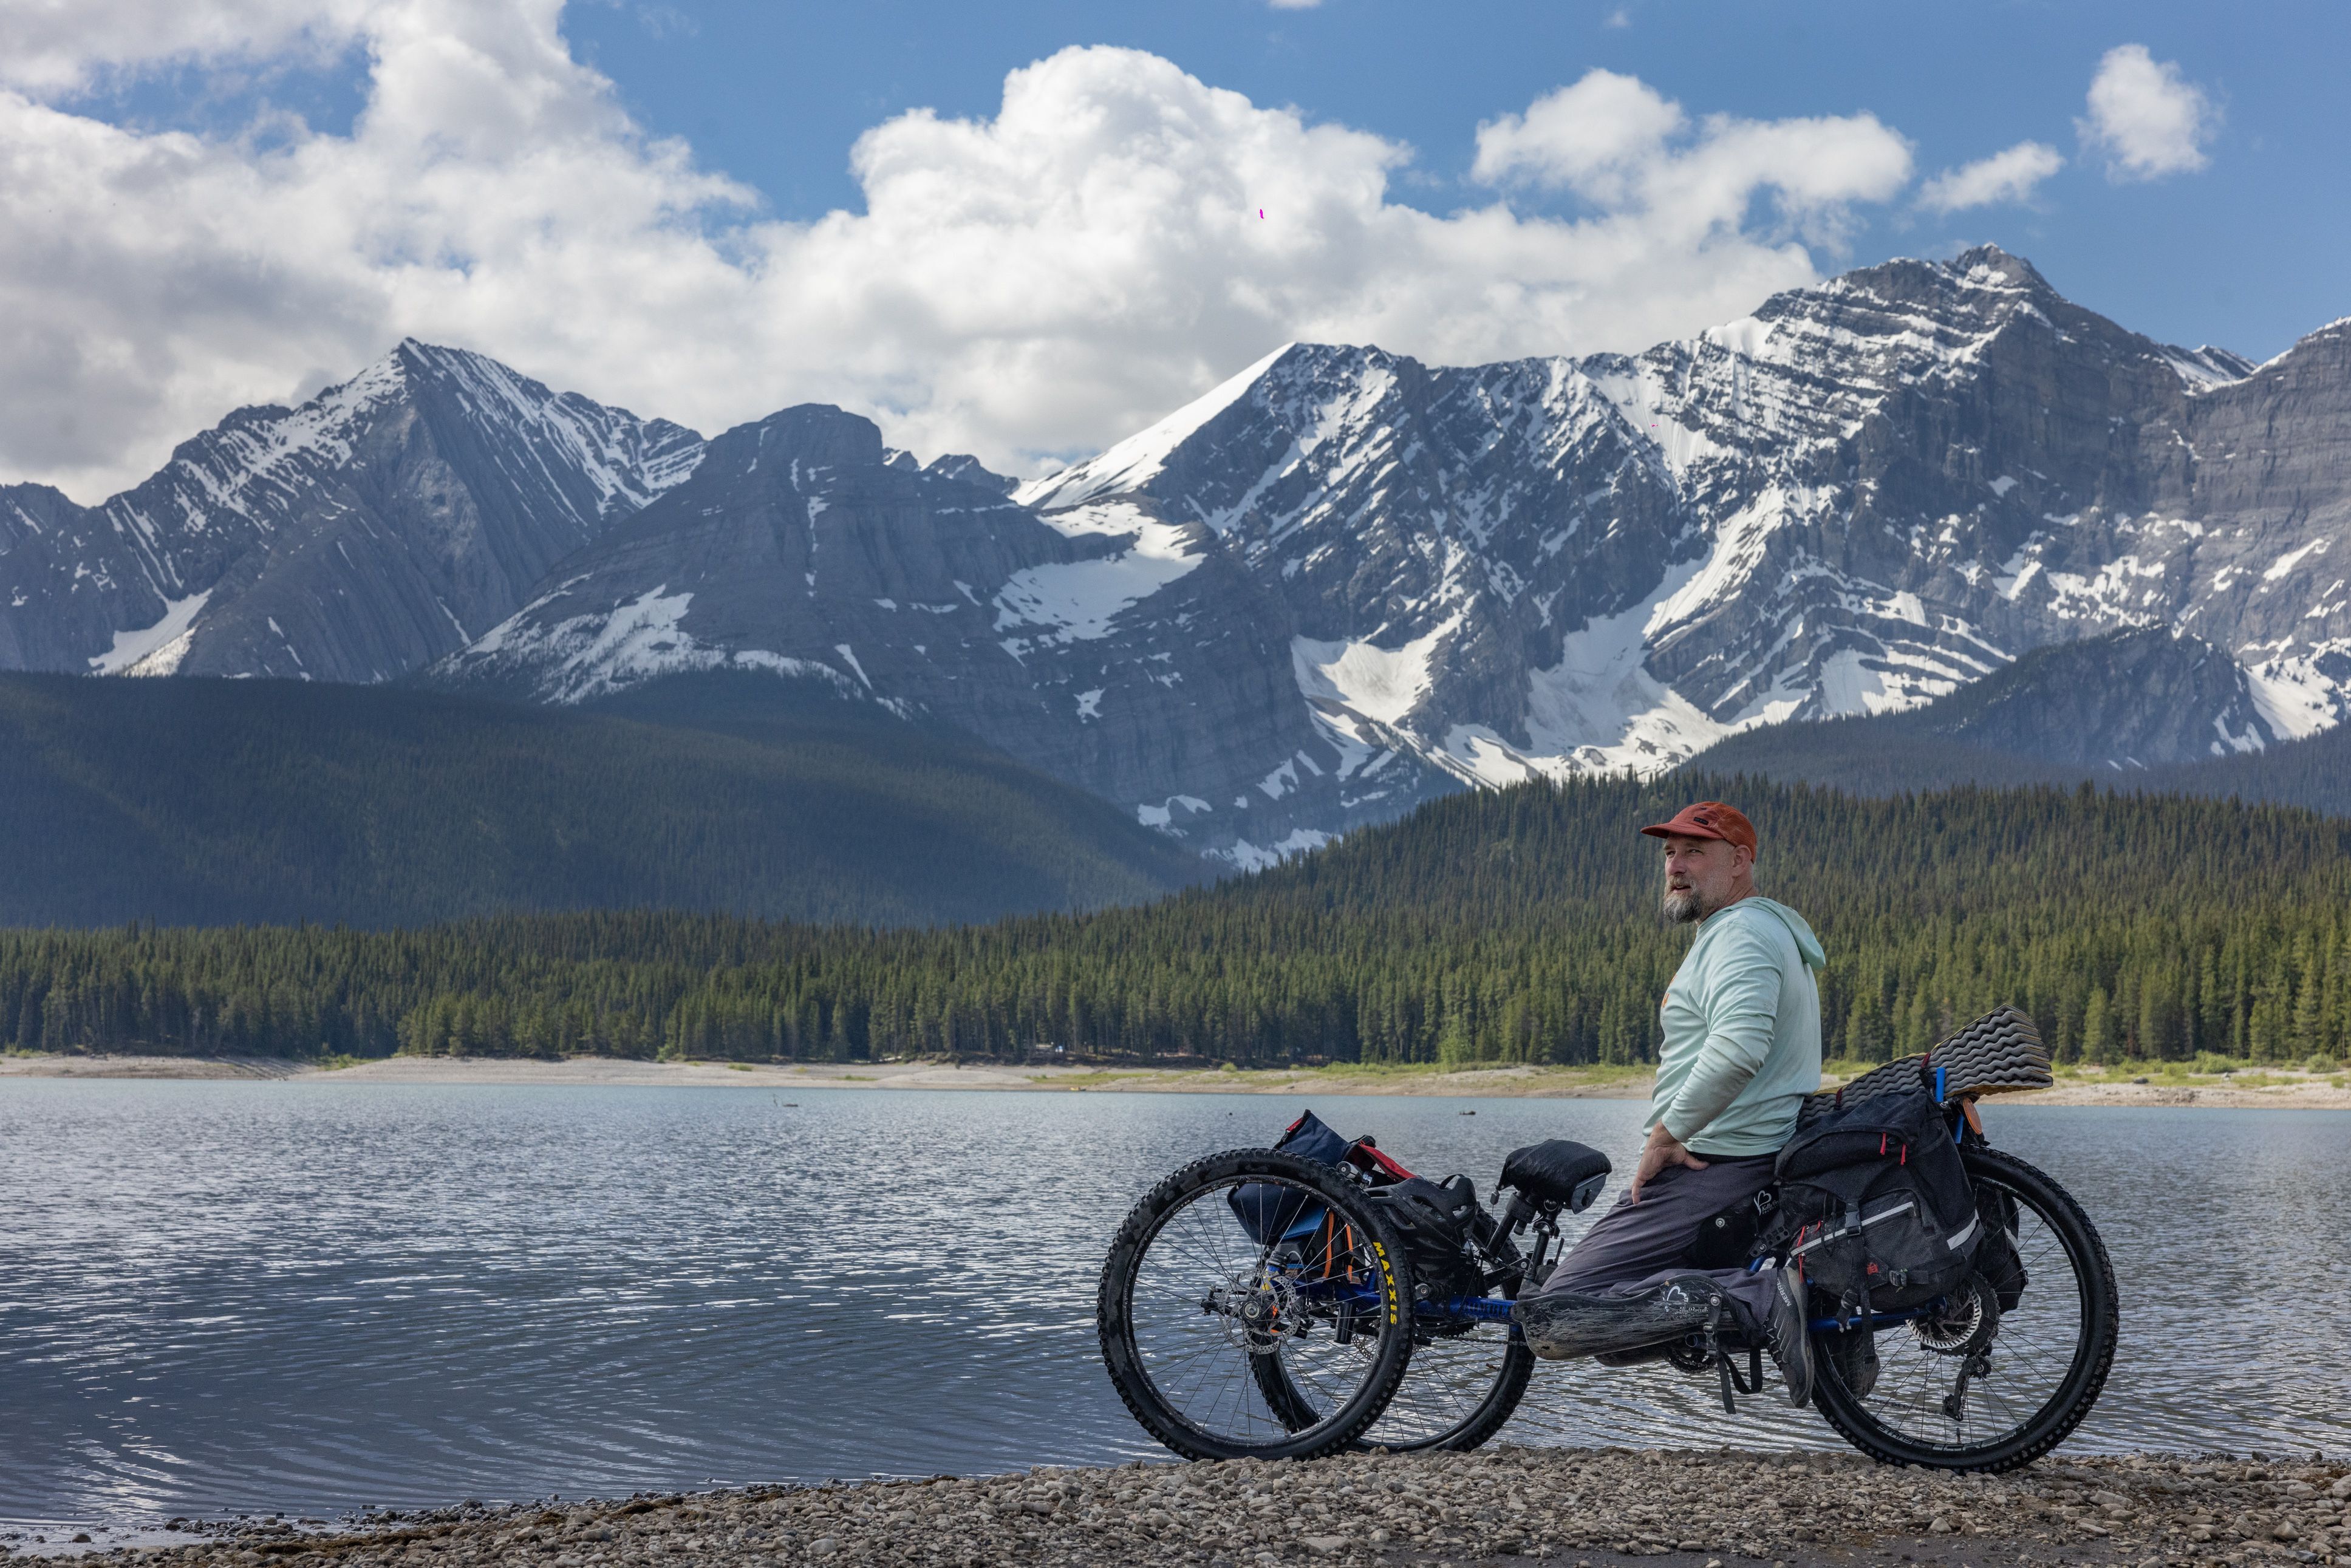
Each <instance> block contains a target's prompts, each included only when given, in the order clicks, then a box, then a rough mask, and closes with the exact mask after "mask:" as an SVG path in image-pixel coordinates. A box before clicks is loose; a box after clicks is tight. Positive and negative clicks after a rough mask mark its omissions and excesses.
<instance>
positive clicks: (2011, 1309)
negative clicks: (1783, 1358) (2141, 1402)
mask: <svg viewBox="0 0 2351 1568" xmlns="http://www.w3.org/2000/svg"><path fill="white" fill-rule="evenodd" d="M1960 1153H1961V1157H1962V1158H1963V1159H1964V1161H1965V1162H1966V1166H1967V1172H1968V1179H1969V1180H1970V1183H1972V1184H1973V1186H1974V1187H1975V1195H1976V1209H1977V1213H1978V1214H1979V1216H1980V1218H1981V1219H1982V1221H1983V1224H1984V1226H1985V1228H1986V1229H1985V1236H1984V1239H1983V1240H1982V1242H1980V1244H1979V1245H1978V1249H1977V1253H1976V1258H1977V1272H1976V1275H1975V1277H1974V1278H1973V1279H1972V1280H1971V1281H1970V1285H1969V1287H1968V1288H1966V1289H1964V1290H1961V1291H1956V1292H1954V1293H1953V1295H1952V1297H1951V1299H1950V1302H1949V1306H1948V1308H1947V1309H1946V1310H1944V1311H1943V1312H1939V1313H1938V1314H1937V1315H1935V1316H1932V1317H1928V1318H1923V1319H1920V1320H1917V1321H1916V1322H1906V1323H1895V1324H1891V1325H1889V1326H1887V1327H1886V1328H1883V1329H1881V1330H1880V1331H1878V1333H1877V1335H1876V1351H1877V1361H1878V1372H1877V1377H1876V1385H1875V1386H1873V1387H1870V1388H1869V1389H1868V1391H1867V1392H1866V1393H1856V1392H1855V1390H1854V1388H1853V1387H1852V1386H1850V1385H1849V1383H1848V1373H1847V1370H1846V1369H1847V1368H1848V1367H1849V1366H1850V1365H1851V1364H1852V1358H1851V1357H1849V1356H1848V1355H1845V1354H1840V1351H1841V1342H1842V1341H1844V1335H1842V1334H1838V1333H1820V1334H1816V1335H1814V1337H1813V1343H1814V1346H1815V1348H1816V1349H1817V1350H1818V1351H1819V1352H1820V1353H1821V1354H1819V1355H1818V1357H1817V1360H1818V1362H1819V1366H1820V1373H1819V1376H1818V1377H1817V1379H1816V1380H1815V1381H1814V1383H1813V1404H1814V1406H1817V1407H1818V1408H1819V1410H1820V1412H1821V1414H1822V1415H1823V1416H1826V1417H1827V1418H1828V1422H1829V1425H1831V1426H1833V1427H1835V1428H1836V1429H1837V1430H1838V1431H1839V1432H1841V1433H1843V1434H1844V1437H1846V1439H1847V1440H1848V1441H1850V1442H1851V1443H1852V1444H1853V1446H1854V1447H1855V1448H1859V1449H1861V1450H1862V1451H1863V1452H1864V1453H1865V1454H1869V1455H1872V1456H1873V1457H1875V1458H1879V1459H1883V1460H1886V1462H1888V1463H1891V1464H1903V1465H1929V1466H1933V1467H1935V1468H1937V1469H1951V1470H2009V1469H2016V1468H2017V1467H2018V1466H2020V1465H2027V1464H2030V1463H2032V1461H2033V1460H2034V1459H2037V1458H2040V1457H2041V1456H2042V1455H2043V1454H2045V1453H2047V1452H2048V1451H2049V1450H2050V1449H2052V1448H2055V1447H2056V1446H2057V1445H2058V1444H2059V1443H2061V1442H2063V1441H2064V1438H2065V1437H2066V1435H2067V1434H2068V1433H2070V1432H2072V1431H2073V1430H2074V1427H2076V1426H2078V1425H2080V1423H2081V1420H2082V1418H2083V1417H2084V1416H2087V1415H2088V1414H2089V1413H2090V1406H2092V1405H2094V1404H2095V1403H2096V1402H2097V1398H2098V1395H2099V1393H2100V1392H2101V1391H2102V1390H2104V1389H2105V1385H2106V1373H2107V1370H2108V1369H2109V1368H2110V1367H2111V1366H2112V1365H2113V1364H2114V1359H2115V1336H2116V1327H2117V1324H2118V1322H2119V1320H2120V1316H2121V1308H2120V1304H2119V1301H2118V1298H2117V1294H2116V1288H2115V1272H2114V1266H2113V1264H2111V1263H2110V1262H2108V1261H2107V1259H2106V1249H2105V1243H2104V1242H2102V1241H2101V1240H2099V1239H2098V1233H2097V1230H2096V1228H2095V1227H2093V1226H2092V1225H2091V1224H2090V1220H2089V1217H2088V1216H2087V1215H2085V1214H2084V1213H2083V1212H2082V1208H2081V1206H2080V1205H2079V1204H2077V1203H2075V1202H2074V1199H2073V1197H2072V1196H2071V1195H2069V1194H2068V1193H2067V1192H2066V1191H2065V1189H2064V1187H2061V1186H2058V1185H2057V1184H2056V1183H2055V1182H2053V1181H2052V1180H2050V1179H2049V1177H2048V1176H2044V1175H2043V1174H2042V1173H2041V1172H2040V1171H2037V1170H2035V1169H2033V1168H2032V1166H2029V1165H2027V1164H2025V1163H2024V1162H2023V1161H2022V1160H2020V1159H2018V1158H2016V1157H2015V1156H2014V1155H2004V1154H2001V1153H2000V1152H1999V1151H1998V1150H1995V1149H1988V1148H1983V1147H1980V1146H1978V1147H1970V1148H1967V1149H1963V1150H1961V1151H1960ZM1853 1332H1855V1333H1858V1332H1860V1331H1858V1330H1856V1331H1853Z"/></svg>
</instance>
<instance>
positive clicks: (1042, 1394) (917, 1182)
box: [0, 1079, 2351, 1526]
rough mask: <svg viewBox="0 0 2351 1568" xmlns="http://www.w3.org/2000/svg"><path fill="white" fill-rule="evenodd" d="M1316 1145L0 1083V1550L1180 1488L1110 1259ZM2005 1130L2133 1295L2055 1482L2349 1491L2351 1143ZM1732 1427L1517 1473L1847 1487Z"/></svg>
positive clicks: (257, 1088) (1604, 1409) (1548, 1401)
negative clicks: (1202, 1174)
mask: <svg viewBox="0 0 2351 1568" xmlns="http://www.w3.org/2000/svg"><path fill="white" fill-rule="evenodd" d="M1314 1104H1315V1108H1316V1110H1317V1111H1318V1112H1319V1113H1322V1115H1323V1117H1324V1118H1325V1119H1326V1120H1328V1121H1330V1122H1332V1123H1333V1124H1336V1125H1337V1126H1339V1127H1340V1129H1341V1130H1342V1131H1343V1132H1348V1133H1355V1132H1366V1131H1369V1132H1375V1133H1376V1134H1378V1135H1379V1139H1380V1144H1381V1146H1382V1147H1383V1148H1384V1149H1386V1150H1388V1151H1389V1152H1391V1153H1393V1154H1395V1155H1397V1156H1398V1157H1400V1158H1402V1159H1403V1160H1404V1161H1405V1163H1406V1164H1408V1165H1410V1166H1413V1167H1414V1168H1416V1169H1417V1170H1419V1171H1421V1172H1422V1174H1424V1175H1429V1176H1443V1175H1445V1174H1447V1173H1449V1172H1451V1171H1455V1170H1460V1171H1466V1172H1468V1174H1470V1175H1471V1176H1474V1177H1475V1178H1476V1179H1477V1181H1478V1183H1479V1190H1480V1191H1481V1192H1485V1191H1488V1190H1489V1188H1490V1184H1491V1182H1492V1179H1493V1176H1494V1174H1495V1172H1496V1171H1497V1170H1498V1169H1499V1166H1500V1161H1501V1156H1502V1155H1503V1154H1504V1153H1505V1152H1506V1151H1507V1150H1509V1149H1510V1148H1512V1147H1514V1146H1516V1145H1520V1144H1523V1143H1529V1142H1532V1141H1534V1140H1536V1139H1539V1138H1544V1137H1572V1138H1580V1139H1583V1141H1585V1142H1587V1143H1592V1144H1595V1145H1599V1146H1601V1147H1603V1148H1604V1149H1607V1150H1608V1151H1609V1152H1610V1153H1611V1154H1612V1155H1614V1157H1615V1158H1616V1161H1617V1164H1618V1168H1619V1170H1620V1171H1623V1170H1626V1169H1629V1168H1630V1165H1631V1156H1632V1154H1633V1151H1634V1150H1635V1148H1636V1147H1637V1145H1638V1143H1639V1139H1640V1120H1641V1114H1642V1106H1641V1105H1640V1104H1638V1103H1633V1102H1620V1101H1531V1100H1476V1101H1470V1100H1445V1099H1395V1098H1381V1099H1343V1098H1324V1099H1322V1100H1318V1101H1316V1102H1314ZM1298 1109H1299V1105H1298V1104H1297V1103H1293V1102H1291V1101H1290V1100H1287V1099H1277V1098H1271V1097H1254V1096H1250V1097H1243V1096H1217V1095H1159V1094H1102V1093H1089V1094H1074V1093H1066V1092H1063V1093H1050V1094H1048V1093H1038V1094H1020V1093H1002V1094H999V1093H956V1092H920V1091H808V1090H803V1091H801V1092H800V1098H799V1103H798V1104H796V1105H794V1104H788V1103H785V1101H784V1099H783V1097H782V1095H781V1094H779V1093H770V1092H766V1091H761V1090H750V1089H743V1090H713V1089H641V1088H625V1089H623V1088H610V1087H556V1086H532V1087H486V1086H473V1087H462V1088H460V1087H450V1088H440V1087H425V1086H413V1085H395V1084H381V1083H340V1084H339V1083H337V1082H334V1081H333V1080H331V1079H327V1080H324V1081H317V1080H304V1081H295V1082H103V1081H101V1082H86V1081H85V1082H67V1081H57V1080H37V1079H32V1080H28V1079H7V1080H0V1203H5V1210H0V1411H5V1416H0V1520H6V1521H14V1523H16V1525H20V1526H21V1525H24V1524H26V1523H41V1524H54V1523H57V1522H60V1521H82V1522H95V1521H106V1522H111V1523H117V1524H121V1523H131V1522H137V1521H149V1522H152V1521H161V1520H162V1519H165V1518H168V1517H170V1516H172V1515H175V1514H183V1513H189V1514H206V1515H218V1514H224V1513H237V1512H256V1513H259V1512H271V1511H279V1510H283V1511H287V1513H288V1514H289V1515H291V1514H294V1513H297V1512H306V1513H311V1514H325V1513H328V1512H330V1511H345V1510H350V1509H356V1508H359V1507H360V1506H362V1505H366V1504H374V1505H377V1506H379V1507H392V1508H406V1507H413V1506H418V1505H434V1504H442V1503H448V1502H454V1501H456V1500H461V1499H466V1498H483V1499H489V1500H508V1499H520V1498H528V1497H543V1496H547V1495H549V1494H559V1495H560V1496H563V1497H566V1498H571V1497H580V1496H587V1495H594V1494H612V1493H626V1492H630V1491H633V1490H640V1489H655V1488H657V1489H662V1490H678V1489H686V1488H694V1487H702V1486H707V1485H711V1484H713V1483H727V1484H734V1483H743V1482H752V1481H768V1480H777V1479H817V1478H822V1477H862V1476H867V1475H873V1474H887V1475H908V1474H914V1475H926V1474H931V1473H934V1472H937V1471H943V1470H950V1471H972V1470H1001V1469H1014V1468H1019V1467H1025V1466H1029V1465H1035V1464H1045V1463H1051V1464H1095V1463H1103V1462H1110V1461H1116V1460H1120V1459H1125V1458H1138V1457H1164V1450H1162V1449H1160V1448H1157V1447H1156V1445H1155V1444H1153V1443H1152V1442H1150V1441H1149V1440H1148V1439H1147V1438H1146V1437H1144V1434H1143V1433H1142V1431H1141V1430H1140V1428H1138V1427H1136V1426H1135V1425H1134V1421H1133V1420H1132V1418H1130V1417H1129V1416H1128V1415H1127V1414H1126V1412H1125V1410H1124V1408H1123V1406H1121V1405H1120V1404H1119V1401H1118V1399H1117V1397H1116V1396H1115V1395H1114V1394H1113V1392H1112V1390H1111V1388H1110V1386H1109V1385H1108V1383H1107V1381H1106V1380H1105V1379H1104V1378H1103V1376H1102V1371H1101V1368H1100V1365H1099V1364H1098V1362H1097V1358H1096V1353H1095V1348H1094V1326H1093V1293H1094V1280H1095V1271H1096V1270H1097V1268H1098V1267H1099V1264H1100V1261H1101V1257H1102V1249H1103V1247H1104V1245H1105V1244H1106V1243H1107V1241H1108V1239H1109V1237H1110V1234H1111V1232H1112V1230H1113V1228H1114V1227H1115V1226H1116V1225H1117V1223H1118V1221H1119V1219H1120V1218H1122V1217H1123V1215H1124V1213H1125V1211H1126V1210H1127V1209H1128V1207H1131V1206H1132V1205H1133V1203H1134V1200H1135V1198H1136V1197H1139V1196H1140V1195H1141V1194H1142V1192H1143V1191H1144V1188H1145V1187H1147V1186H1149V1185H1150V1184H1151V1183H1152V1182H1153V1181H1154V1180H1155V1178H1156V1177H1158V1176H1161V1175H1163V1174H1165V1172H1166V1171H1168V1170H1171V1169H1173V1168H1174V1167H1175V1166H1179V1165H1181V1164H1183V1163H1185V1162H1186V1160H1188V1159H1190V1158H1193V1157H1195V1156H1196V1155H1200V1154H1203V1153H1206V1152H1208V1151H1210V1150H1214V1149H1218V1148H1228V1147H1235V1146H1240V1145H1263V1144H1265V1143H1268V1142H1270V1140H1271V1138H1272V1137H1273V1136H1274V1135H1275V1134H1277V1133H1278V1132H1279V1131H1280V1127H1281V1126H1282V1125H1283V1124H1286V1123H1287V1122H1288V1121H1289V1119H1290V1117H1291V1116H1293V1115H1295V1114H1296V1113H1297V1111H1298ZM1471 1110H1474V1111H1475V1112H1476V1113H1477V1114H1475V1115H1474V1116H1471V1115H1465V1114H1463V1113H1464V1112H1466V1111H1471ZM1984 1115H1985V1121H1986V1124H1987V1126H1988V1129H1989V1131H1990V1132H1991V1136H1992V1138H1993V1141H1994V1142H1995V1143H1996V1144H1999V1145H2001V1146H2003V1147H2006V1148H2008V1149H2011V1150H2012V1151H2013V1152H2015V1153H2017V1154H2020V1155H2023V1156H2024V1157H2025V1158H2027V1159H2030V1160H2032V1161H2033V1162H2034V1163H2035V1164H2038V1165H2040V1166H2043V1168H2044V1169H2046V1170H2048V1171H2049V1172H2050V1173H2051V1174H2053V1176H2056V1177H2057V1178H2058V1179H2059V1180H2060V1181H2062V1182H2063V1183H2064V1184H2065V1185H2066V1186H2068V1187H2069V1188H2071V1189H2072V1191H2073V1192H2074V1195H2075V1196H2076V1197H2079V1198H2080V1199H2081V1200H2082V1201H2083V1203H2084V1204H2085V1206H2086V1207H2087V1208H2088V1209H2089V1211H2090V1213H2091V1215H2092V1217H2093V1218H2095V1220H2096V1222H2097V1223H2098V1225H2099V1226H2100V1228H2101V1229H2102V1230H2103V1232H2104V1234H2105V1239H2106V1242H2107V1245H2108V1246H2109V1248H2110V1249H2112V1252H2113V1254H2114V1259H2115V1261H2116V1266H2117V1268H2118V1270H2119V1271H2120V1274H2121V1278H2122V1285H2123V1339H2122V1350H2121V1354H2119V1355H2118V1357H2117V1358H2116V1363H2115V1370H2114V1376H2113V1379H2112V1381H2111V1382H2110V1383H2109V1385H2107V1388H2106V1392H2105V1397H2104V1399H2103V1400H2102V1401H2101V1403H2100V1404H2099V1406H2098V1407H2097V1409H2096V1411H2095V1413H2094V1414H2093V1415H2092V1416H2091V1417H2090V1419H2089V1421H2088V1422H2087V1423H2086V1424H2085V1426H2084V1427H2083V1428H2082V1429H2081V1431H2080V1432H2079V1433H2078V1434H2077V1435H2076V1436H2075V1437H2074V1438H2073V1439H2072V1440H2071V1445H2070V1446H2071V1447H2073V1448H2078V1449H2093V1450H2115V1449H2128V1448H2164V1449H2172V1450H2179V1449H2216V1450H2230V1451H2235V1452H2244V1451H2247V1450H2256V1451H2265V1452H2273V1453H2275V1452H2288V1451H2300V1452H2305V1453H2306V1452H2308V1451H2310V1450H2313V1449H2321V1448H2323V1449H2325V1450H2328V1451H2330V1452H2341V1451H2343V1450H2345V1449H2346V1448H2351V1364H2346V1359H2345V1357H2344V1356H2343V1354H2342V1347H2341V1339H2340V1333H2339V1329H2340V1324H2341V1322H2342V1320H2343V1317H2344V1314H2345V1311H2346V1301H2351V1241H2346V1224H2345V1222H2344V1218H2343V1217H2344V1216H2345V1215H2346V1213H2351V1162H2346V1161H2345V1160H2344V1158H2343V1151H2344V1149H2345V1147H2346V1143H2351V1113H2339V1112H2259V1111H2255V1112H2230V1111H2212V1110H2152V1109H2150V1110H2118V1109H2104V1108H2101V1109H2092V1110H2084V1109H2064V1108H2056V1107H2048V1108H2043V1107H2007V1106H2002V1105H2001V1104H2000V1103H1998V1102H1993V1103H1990V1104H1989V1105H1988V1106H1987V1108H1986V1110H1985V1113H1984ZM1612 1195H1613V1188H1612ZM1712 1400H1713V1385H1712V1383H1711V1381H1710V1380H1709V1381H1706V1382H1699V1381H1696V1380H1693V1379H1690V1378H1687V1377H1685V1376H1684V1375H1680V1374H1677V1373H1674V1372H1672V1371H1670V1370H1666V1369H1661V1368H1656V1367H1650V1368H1643V1369H1637V1370H1634V1371H1624V1372H1603V1371H1600V1370H1598V1369H1596V1368H1592V1367H1590V1366H1589V1365H1587V1364H1569V1365H1562V1366H1543V1367H1541V1368H1539V1369H1538V1370H1537V1373H1536V1377H1535V1386H1534V1389H1533V1391H1532V1392H1531V1395H1530V1396H1529V1398H1528V1400H1527V1402H1526V1405H1525V1406H1523V1407H1522V1408H1521V1410H1520V1414H1519V1416H1518V1417H1517V1419H1516V1420H1515V1421H1514V1422H1513V1423H1512V1425H1511V1426H1510V1427H1509V1428H1508V1429H1506V1431H1505V1433H1504V1440H1515V1441H1520V1442H1540V1443H1565V1444H1666V1445H1681V1446H1713V1445H1715V1444H1719V1443H1726V1442H1727V1443H1731V1444H1735V1445H1740V1446H1763V1447H1778V1448H1797V1447H1802V1448H1835V1447H1839V1446H1840V1444H1839V1442H1838V1439H1836V1438H1835V1437H1834V1434H1832V1433H1831V1432H1830V1431H1829V1429H1828V1428H1827V1427H1826V1426H1825V1425H1824V1424H1823V1423H1822V1422H1821V1421H1820V1420H1819V1419H1818V1418H1817V1417H1815V1416H1812V1415H1810V1414H1809V1413H1806V1412H1793V1411H1790V1410H1788V1409H1787V1408H1786V1406H1784V1405H1775V1404H1773V1402H1771V1401H1770V1400H1762V1399H1758V1400H1755V1401H1751V1402H1750V1404H1751V1406H1752V1413H1751V1414H1750V1413H1745V1412H1742V1414H1741V1415H1740V1416H1739V1417H1737V1418H1736V1419H1730V1418H1727V1417H1725V1416H1723V1415H1722V1414H1721V1412H1720V1409H1719V1406H1715V1405H1714V1404H1713V1403H1712Z"/></svg>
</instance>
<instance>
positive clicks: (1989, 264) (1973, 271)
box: [1950, 245, 2057, 294]
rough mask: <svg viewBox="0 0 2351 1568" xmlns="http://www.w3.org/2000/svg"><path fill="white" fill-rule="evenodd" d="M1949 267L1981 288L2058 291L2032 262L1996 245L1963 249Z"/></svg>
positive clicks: (2038, 291) (2036, 291) (2041, 292)
mask: <svg viewBox="0 0 2351 1568" xmlns="http://www.w3.org/2000/svg"><path fill="white" fill-rule="evenodd" d="M1950 268H1951V270H1952V271H1953V272H1956V273H1958V274H1959V276H1960V277H1963V278H1965V279H1967V280H1968V281H1969V282H1970V283H1973V284H1975V285H1977V286H1978V287H1986V286H1990V287H2003V286H2004V287H2011V288H2022V289H2026V290H2029V291H2031V292H2032V293H2036V294H2054V293H2056V292H2057V291H2056V290H2055V289H2054V288H2053V287H2050V285H2049V280H2048V279H2047V278H2045V277H2042V276H2041V272H2040V269H2039V268H2037V267H2034V266H2033V265H2032V263H2031V262H2029V261H2027V260H2025V259H2024V258H2023V257H2022V256H2011V255H2010V254H2009V253H2008V252H2006V251H2004V250H2002V249H2001V248H2000V246H1996V245H1980V246H1972V247H1970V249H1967V250H1963V251H1961V252H1960V253H1959V255H1958V256H1954V257H1953V258H1952V259H1951V262H1950Z"/></svg>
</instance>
